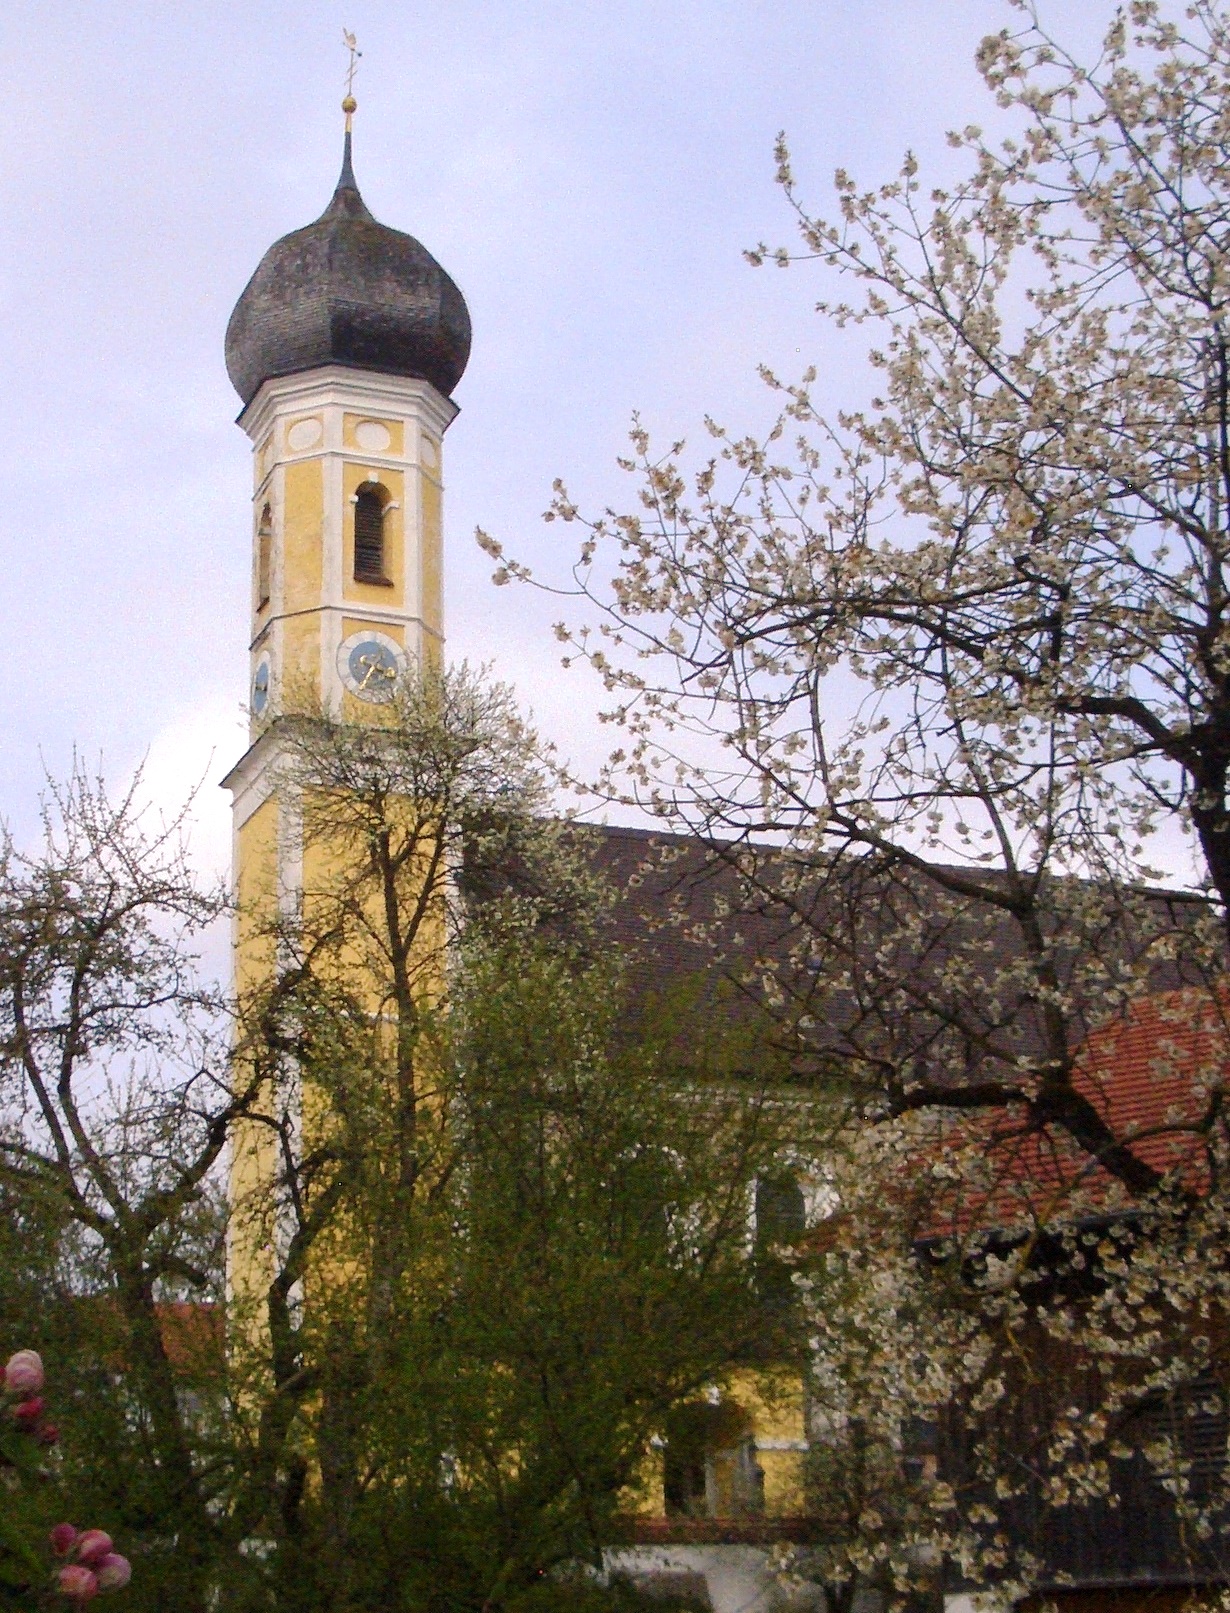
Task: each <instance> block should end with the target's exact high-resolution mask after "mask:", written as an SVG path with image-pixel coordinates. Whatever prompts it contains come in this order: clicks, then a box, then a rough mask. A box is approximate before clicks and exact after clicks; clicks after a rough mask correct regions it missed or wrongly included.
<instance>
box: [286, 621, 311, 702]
mask: <svg viewBox="0 0 1230 1613" xmlns="http://www.w3.org/2000/svg"><path fill="white" fill-rule="evenodd" d="M320 621H321V617H320V612H319V611H312V612H311V613H310V614H308V615H306V616H291V617H289V618H288V619H287V620H286V621H284V622H283V623H282V668H283V671H282V704H283V705H284V706H285V708H286V709H287V710H288V711H294V710H296V709H304V708H306V709H307V710H309V711H311V710H314V709H315V708H316V706H317V703H318V702H319V700H320Z"/></svg>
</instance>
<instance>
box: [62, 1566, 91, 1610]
mask: <svg viewBox="0 0 1230 1613" xmlns="http://www.w3.org/2000/svg"><path fill="white" fill-rule="evenodd" d="M56 1583H57V1587H58V1589H59V1591H60V1594H61V1595H62V1596H72V1597H74V1598H75V1599H76V1600H77V1601H79V1602H88V1601H89V1599H90V1597H91V1596H96V1595H97V1594H98V1575H97V1574H95V1573H94V1572H93V1571H92V1570H91V1569H89V1568H84V1567H82V1565H81V1564H80V1563H70V1564H69V1565H68V1567H67V1568H62V1569H61V1570H60V1572H59V1574H58V1575H57V1576H56Z"/></svg>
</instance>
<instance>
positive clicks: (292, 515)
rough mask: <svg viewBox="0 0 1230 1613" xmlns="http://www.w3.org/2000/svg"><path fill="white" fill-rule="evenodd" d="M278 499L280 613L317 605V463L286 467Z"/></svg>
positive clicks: (320, 492) (320, 501)
mask: <svg viewBox="0 0 1230 1613" xmlns="http://www.w3.org/2000/svg"><path fill="white" fill-rule="evenodd" d="M283 476H284V478H285V480H284V484H283V496H282V574H283V583H282V609H283V611H284V612H286V613H288V614H289V613H291V612H294V611H301V610H311V609H313V608H315V607H317V606H319V604H320V596H321V578H322V570H321V567H322V555H323V543H324V530H323V527H324V466H323V464H322V462H321V460H319V459H300V460H295V461H294V462H293V463H291V464H289V465H287V466H286V467H285V469H284V471H283Z"/></svg>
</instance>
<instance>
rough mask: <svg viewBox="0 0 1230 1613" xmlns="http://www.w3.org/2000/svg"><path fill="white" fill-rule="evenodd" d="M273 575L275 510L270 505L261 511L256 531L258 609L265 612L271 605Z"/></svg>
mask: <svg viewBox="0 0 1230 1613" xmlns="http://www.w3.org/2000/svg"><path fill="white" fill-rule="evenodd" d="M272 575H273V510H272V509H271V508H270V506H269V505H268V504H266V505H265V508H264V509H263V510H262V511H261V520H260V526H259V527H258V528H257V530H256V608H257V610H264V608H265V606H266V605H267V604H268V603H269V594H270V587H271V578H272Z"/></svg>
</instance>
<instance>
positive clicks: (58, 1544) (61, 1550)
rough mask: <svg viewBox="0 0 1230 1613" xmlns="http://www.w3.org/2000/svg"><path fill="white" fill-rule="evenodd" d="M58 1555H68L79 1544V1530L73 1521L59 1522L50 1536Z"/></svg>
mask: <svg viewBox="0 0 1230 1613" xmlns="http://www.w3.org/2000/svg"><path fill="white" fill-rule="evenodd" d="M48 1538H49V1539H50V1541H51V1549H52V1551H54V1552H55V1554H56V1556H57V1557H67V1556H68V1554H69V1552H70V1551H72V1549H73V1547H74V1546H75V1545H76V1544H77V1530H76V1528H75V1527H74V1525H72V1524H71V1523H57V1524H56V1526H55V1528H54V1529H53V1530H52V1531H51V1534H50V1535H49V1537H48Z"/></svg>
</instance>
